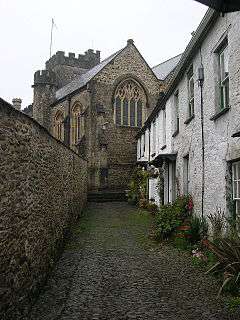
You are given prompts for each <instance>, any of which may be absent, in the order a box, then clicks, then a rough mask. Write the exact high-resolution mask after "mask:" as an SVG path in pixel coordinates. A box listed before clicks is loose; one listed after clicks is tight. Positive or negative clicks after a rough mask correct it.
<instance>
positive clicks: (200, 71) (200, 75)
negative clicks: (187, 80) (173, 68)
mask: <svg viewBox="0 0 240 320" xmlns="http://www.w3.org/2000/svg"><path fill="white" fill-rule="evenodd" d="M200 54H201V50H200ZM201 60H202V55H201ZM203 83H204V68H203V64H202V62H201V67H199V68H198V84H199V87H200V98H201V138H202V219H203V217H204V188H205V142H204V115H203Z"/></svg>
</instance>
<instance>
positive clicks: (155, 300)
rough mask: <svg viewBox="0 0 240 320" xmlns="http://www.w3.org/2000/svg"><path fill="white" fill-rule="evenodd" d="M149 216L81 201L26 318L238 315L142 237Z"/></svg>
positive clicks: (171, 255) (181, 263)
mask: <svg viewBox="0 0 240 320" xmlns="http://www.w3.org/2000/svg"><path fill="white" fill-rule="evenodd" d="M149 220H150V219H149V217H148V215H146V214H139V212H138V211H137V209H135V208H133V207H131V206H129V205H127V204H126V203H103V204H89V205H88V208H87V209H86V210H85V215H84V217H82V218H81V219H80V221H79V223H78V224H77V225H76V226H75V227H74V230H73V237H72V239H71V240H70V241H69V242H68V243H67V245H66V248H65V251H64V253H63V255H62V257H61V259H60V260H59V261H58V263H57V265H56V268H55V270H54V271H53V274H52V276H51V278H50V279H49V281H48V283H47V286H46V288H45V290H44V292H43V293H42V295H41V296H40V298H39V299H38V301H37V303H36V304H35V306H34V307H33V310H32V313H31V315H30V316H29V319H31V320H40V319H41V320H45V319H49V320H50V319H51V320H55V319H56V320H57V319H58V320H75V319H78V320H83V319H111V320H113V319H149V320H152V319H158V320H160V319H165V320H168V319H171V320H176V319H177V320H183V319H188V320H191V319H194V320H198V319H199V320H200V319H201V320H207V319H208V320H225V319H240V315H239V316H236V315H235V316H234V315H230V314H229V313H227V312H226V310H225V308H224V303H223V301H222V300H216V293H217V290H218V284H216V283H215V282H214V280H213V278H212V277H211V276H205V275H204V274H203V273H201V272H199V270H197V269H196V268H195V267H193V266H191V262H190V259H189V258H188V257H186V256H185V255H184V254H180V253H178V252H177V250H175V249H173V248H170V247H165V246H164V247H160V246H159V245H158V246H156V245H155V246H154V244H151V243H150V242H149V240H147V236H146V235H147V230H148V227H149V223H150V221H149Z"/></svg>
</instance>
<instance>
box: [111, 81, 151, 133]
mask: <svg viewBox="0 0 240 320" xmlns="http://www.w3.org/2000/svg"><path fill="white" fill-rule="evenodd" d="M145 106H146V95H145V93H144V90H143V89H142V87H141V86H140V85H139V84H138V83H137V82H136V81H135V80H131V79H128V80H125V81H124V82H122V83H121V84H120V85H119V86H118V88H117V90H116V92H115V96H114V122H115V124H116V125H118V126H128V127H142V125H143V122H144V120H145V119H144V110H145Z"/></svg>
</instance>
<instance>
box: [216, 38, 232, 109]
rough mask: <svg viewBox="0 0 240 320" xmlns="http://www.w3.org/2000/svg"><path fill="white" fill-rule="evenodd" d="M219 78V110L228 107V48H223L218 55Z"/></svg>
mask: <svg viewBox="0 0 240 320" xmlns="http://www.w3.org/2000/svg"><path fill="white" fill-rule="evenodd" d="M218 58H219V78H220V109H224V108H227V107H228V106H229V72H228V59H229V56H228V46H227V45H226V44H225V46H224V47H223V48H222V49H221V50H220V51H219V53H218Z"/></svg>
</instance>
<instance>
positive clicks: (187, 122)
mask: <svg viewBox="0 0 240 320" xmlns="http://www.w3.org/2000/svg"><path fill="white" fill-rule="evenodd" d="M194 118H195V116H194V114H193V115H191V117H189V118H188V119H187V120H185V121H184V124H189V123H190V122H191V121H192V119H194Z"/></svg>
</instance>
